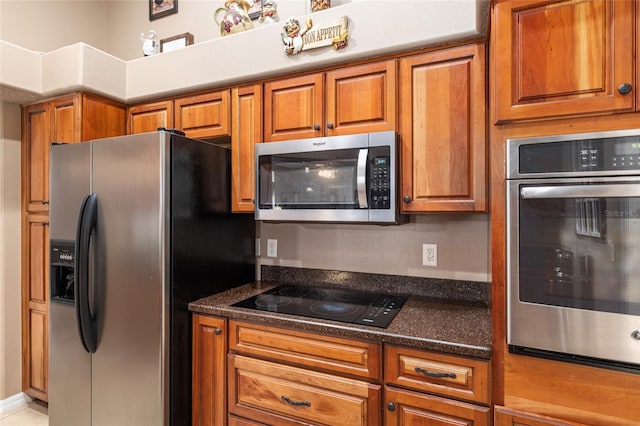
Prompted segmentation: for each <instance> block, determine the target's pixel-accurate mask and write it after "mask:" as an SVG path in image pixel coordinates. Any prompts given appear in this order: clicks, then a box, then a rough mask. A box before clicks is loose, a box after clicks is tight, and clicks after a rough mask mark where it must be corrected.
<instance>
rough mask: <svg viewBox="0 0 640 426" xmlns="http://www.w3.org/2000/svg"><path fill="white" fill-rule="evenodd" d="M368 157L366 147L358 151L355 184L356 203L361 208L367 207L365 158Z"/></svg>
mask: <svg viewBox="0 0 640 426" xmlns="http://www.w3.org/2000/svg"><path fill="white" fill-rule="evenodd" d="M368 157H369V150H368V149H361V150H360V151H359V152H358V165H357V175H356V185H357V188H358V205H359V206H360V208H361V209H366V208H367V207H369V204H368V203H367V158H368Z"/></svg>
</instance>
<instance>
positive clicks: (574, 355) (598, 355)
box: [507, 129, 640, 373]
mask: <svg viewBox="0 0 640 426" xmlns="http://www.w3.org/2000/svg"><path fill="white" fill-rule="evenodd" d="M507 316H508V319H507V321H508V327H507V341H508V344H509V350H510V351H511V352H515V353H525V354H530V355H537V356H543V357H551V358H558V359H563V360H567V361H572V362H578V363H584V364H589V365H597V366H604V367H609V368H617V369H623V370H627V371H633V372H636V373H640V129H636V130H624V131H612V132H600V133H584V134H573V135H562V136H551V137H536V138H528V139H511V140H508V141H507Z"/></svg>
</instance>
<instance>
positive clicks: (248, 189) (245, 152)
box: [231, 84, 262, 213]
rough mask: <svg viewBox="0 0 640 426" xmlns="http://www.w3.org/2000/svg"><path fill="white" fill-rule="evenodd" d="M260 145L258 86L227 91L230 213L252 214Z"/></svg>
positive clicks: (260, 87)
mask: <svg viewBox="0 0 640 426" xmlns="http://www.w3.org/2000/svg"><path fill="white" fill-rule="evenodd" d="M260 142H262V85H261V84H254V85H251V86H244V87H236V88H233V89H231V177H232V183H231V210H232V211H233V212H245V213H253V211H254V204H253V200H254V197H255V167H254V164H255V158H254V157H255V149H254V146H255V144H256V143H260Z"/></svg>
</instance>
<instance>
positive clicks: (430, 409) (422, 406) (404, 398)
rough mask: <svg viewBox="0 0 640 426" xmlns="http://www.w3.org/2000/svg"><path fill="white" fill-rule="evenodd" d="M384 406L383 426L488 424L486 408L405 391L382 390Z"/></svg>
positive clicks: (488, 415) (489, 411) (391, 388)
mask: <svg viewBox="0 0 640 426" xmlns="http://www.w3.org/2000/svg"><path fill="white" fill-rule="evenodd" d="M384 402H385V413H384V424H385V425H386V426H401V425H439V426H440V425H441V426H445V425H451V426H459V425H468V426H488V425H490V424H491V409H490V408H489V407H482V406H479V405H475V404H469V403H466V402H460V401H456V400H452V399H447V398H441V397H438V396H433V395H428V394H425V393H420V392H414V391H410V390H406V389H399V388H394V387H391V386H385V389H384Z"/></svg>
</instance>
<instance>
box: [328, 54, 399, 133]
mask: <svg viewBox="0 0 640 426" xmlns="http://www.w3.org/2000/svg"><path fill="white" fill-rule="evenodd" d="M326 84H327V94H326V100H325V103H326V105H325V110H326V123H325V135H327V136H334V135H345V134H354V133H366V132H383V131H386V130H396V61H395V60H389V61H385V62H378V63H373V64H367V65H360V66H354V67H349V68H341V69H338V70H335V71H330V72H328V73H327V75H326Z"/></svg>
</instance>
